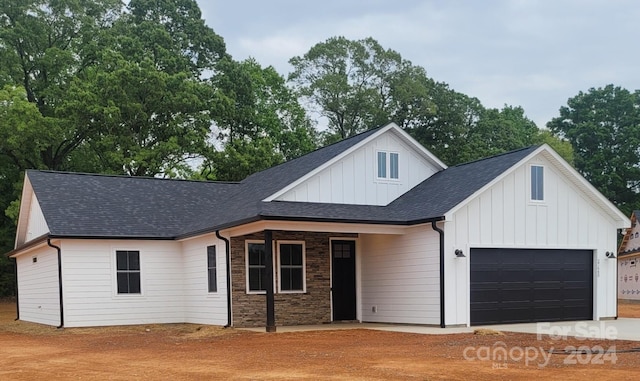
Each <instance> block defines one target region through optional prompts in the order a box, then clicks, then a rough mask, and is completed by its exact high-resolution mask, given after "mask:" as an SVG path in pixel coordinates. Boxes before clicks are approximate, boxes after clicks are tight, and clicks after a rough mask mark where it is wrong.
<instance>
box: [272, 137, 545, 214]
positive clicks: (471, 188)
mask: <svg viewBox="0 0 640 381" xmlns="http://www.w3.org/2000/svg"><path fill="white" fill-rule="evenodd" d="M537 148H538V147H537V146H532V147H528V148H524V149H520V150H517V151H512V152H509V153H506V154H502V155H498V156H493V157H490V158H487V159H483V160H478V161H474V162H471V163H467V164H461V165H457V166H455V167H449V168H447V169H445V170H443V171H440V172H438V173H436V174H435V175H433V176H431V177H430V178H428V179H427V180H425V181H423V182H422V183H420V184H419V185H417V186H415V187H414V188H413V189H411V190H410V191H409V192H407V193H405V194H404V195H402V196H400V197H399V198H398V199H396V200H395V201H393V202H392V203H391V204H389V205H387V206H372V205H344V204H323V203H303V202H283V201H272V202H270V203H263V204H264V206H263V208H262V212H261V216H263V217H265V218H291V219H311V220H319V219H325V220H336V221H339V220H344V221H351V222H368V223H395V224H414V223H418V222H423V221H428V220H436V219H438V218H440V217H443V216H444V214H445V213H446V212H448V211H449V210H451V209H452V208H453V207H455V206H456V205H458V204H459V203H461V202H462V201H464V200H466V199H467V198H468V197H469V196H471V195H472V194H474V193H475V192H476V191H478V190H480V189H481V188H482V187H484V186H485V185H487V184H488V183H490V182H491V181H492V180H494V179H495V178H496V177H498V176H499V175H500V174H502V173H503V172H504V171H506V170H507V169H509V168H511V167H512V166H513V165H515V164H516V163H518V162H519V161H520V160H522V159H524V158H525V157H527V156H528V155H529V154H531V153H532V152H533V151H535V150H536V149H537Z"/></svg>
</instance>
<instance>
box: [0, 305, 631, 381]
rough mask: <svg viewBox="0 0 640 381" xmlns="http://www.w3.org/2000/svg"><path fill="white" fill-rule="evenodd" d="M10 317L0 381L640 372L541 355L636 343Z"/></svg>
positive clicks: (611, 363) (623, 364)
mask: <svg viewBox="0 0 640 381" xmlns="http://www.w3.org/2000/svg"><path fill="white" fill-rule="evenodd" d="M627 311H628V312H627ZM620 315H621V316H628V317H640V305H630V306H628V307H627V306H623V305H621V313H620ZM14 316H15V307H14V305H12V304H6V303H5V304H0V354H1V356H0V379H2V380H59V379H60V380H62V379H64V380H76V379H78V380H79V379H85V380H86V379H90V380H125V379H126V380H129V379H153V380H160V379H170V380H184V379H246V380H257V379H260V380H262V379H277V380H282V379H336V380H342V379H350V380H375V379H379V380H383V379H384V380H387V379H407V380H469V379H475V380H530V379H533V378H538V379H550V380H551V379H562V380H580V381H584V380H586V379H596V380H597V379H600V380H613V379H615V380H637V379H638V372H639V371H640V352H632V353H617V354H615V355H613V354H611V353H605V354H602V353H600V354H591V353H581V354H573V355H567V354H549V353H548V352H547V351H548V350H550V349H552V348H554V349H556V350H559V349H564V348H565V347H567V346H574V347H576V348H577V347H581V346H582V347H585V348H586V347H589V348H594V347H597V346H600V347H602V348H605V349H608V348H610V347H613V346H615V347H616V349H617V350H618V351H620V350H625V349H631V348H634V347H640V343H638V342H625V341H602V340H598V341H585V340H582V341H579V340H576V339H572V340H568V341H564V340H552V339H551V338H548V337H547V338H543V339H542V340H537V338H536V336H535V335H527V334H515V333H506V334H504V335H474V334H456V335H433V336H429V335H417V334H406V333H396V332H381V331H370V330H363V329H356V330H348V331H317V332H297V333H278V334H266V333H254V332H245V331H238V330H233V329H231V330H224V329H220V328H215V327H209V326H200V325H192V324H176V325H162V326H160V325H147V326H132V327H120V328H118V327H111V328H84V329H80V328H76V329H65V330H56V329H55V328H51V327H45V326H40V325H37V324H30V323H24V322H14V321H13V318H14ZM496 348H504V351H503V352H501V353H506V354H507V356H506V358H505V359H504V360H495V361H494V360H492V359H491V358H490V357H491V356H492V355H496V354H499V351H498V349H496ZM543 352H544V353H543ZM534 355H535V358H534ZM487 356H489V358H488V359H485V358H487Z"/></svg>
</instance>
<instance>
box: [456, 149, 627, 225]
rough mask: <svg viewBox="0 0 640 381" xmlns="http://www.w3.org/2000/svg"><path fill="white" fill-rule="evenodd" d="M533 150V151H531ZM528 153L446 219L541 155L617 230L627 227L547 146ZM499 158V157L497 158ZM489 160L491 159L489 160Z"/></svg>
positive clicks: (610, 205)
mask: <svg viewBox="0 0 640 381" xmlns="http://www.w3.org/2000/svg"><path fill="white" fill-rule="evenodd" d="M533 148H535V149H533ZM526 152H527V153H528V154H527V155H526V156H524V157H522V158H521V159H520V160H519V161H518V162H517V163H513V165H512V166H511V167H509V168H506V169H505V170H504V171H503V172H502V173H500V174H499V175H498V176H496V177H495V178H494V179H493V180H492V181H490V182H488V183H486V184H485V185H484V186H482V187H481V188H478V189H477V190H476V191H475V192H474V193H473V194H471V195H469V197H468V198H467V199H466V200H463V201H461V202H460V203H459V204H457V205H456V206H455V207H453V208H452V209H451V210H449V211H448V212H447V213H446V218H447V219H450V218H451V217H452V215H453V214H454V213H455V212H456V211H457V210H458V209H460V208H461V207H463V206H465V205H466V204H467V203H468V202H469V201H471V200H472V199H474V198H476V197H477V196H478V195H480V194H481V193H483V192H484V191H486V190H487V189H489V188H491V187H492V186H493V185H494V184H496V183H497V182H499V181H501V180H502V179H504V178H505V177H506V176H508V175H509V174H511V173H512V172H513V171H515V170H516V169H517V168H519V167H520V166H521V165H524V163H526V162H527V161H529V160H531V159H532V158H533V157H535V156H537V155H542V156H543V157H544V158H545V159H546V160H547V161H548V162H549V163H550V164H551V165H553V166H554V168H555V169H556V170H558V171H559V173H561V174H562V176H563V177H564V178H565V179H567V180H568V181H569V182H570V183H571V184H572V185H574V186H575V187H576V188H577V189H578V190H579V191H581V192H582V193H583V194H584V195H585V196H586V197H587V198H588V199H589V200H591V202H593V203H594V204H595V205H597V206H598V207H599V208H600V209H601V210H603V211H604V212H605V213H606V214H607V215H608V216H609V217H610V218H611V219H612V220H613V221H616V222H617V226H618V228H624V227H626V226H628V224H629V219H628V218H627V217H626V216H625V215H624V214H622V212H620V210H619V209H618V208H617V207H616V206H615V205H613V203H612V202H611V201H609V200H608V199H607V198H606V197H604V196H603V195H602V193H600V192H599V191H598V190H597V189H596V188H595V187H594V186H593V185H591V184H590V183H589V182H588V181H587V180H586V179H585V178H584V177H582V175H580V174H579V173H578V171H576V170H575V169H574V168H573V167H572V166H571V165H570V164H569V163H567V162H566V161H565V160H564V159H563V158H562V157H561V156H560V155H558V153H556V152H555V151H554V150H553V149H552V148H551V147H549V146H548V145H547V144H543V145H541V146H539V147H530V148H529V149H527V150H526ZM498 157H499V156H498ZM489 160H491V158H490V159H489Z"/></svg>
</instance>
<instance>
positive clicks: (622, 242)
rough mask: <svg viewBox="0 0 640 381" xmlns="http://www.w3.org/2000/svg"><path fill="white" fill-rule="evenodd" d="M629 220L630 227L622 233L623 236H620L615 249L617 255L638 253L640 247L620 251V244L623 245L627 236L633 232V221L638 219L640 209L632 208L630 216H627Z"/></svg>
mask: <svg viewBox="0 0 640 381" xmlns="http://www.w3.org/2000/svg"><path fill="white" fill-rule="evenodd" d="M629 220H630V221H631V227H630V228H628V229H627V231H626V232H625V233H624V237H622V240H621V241H620V245H619V246H618V251H617V253H618V257H620V256H628V255H632V254H637V253H640V249H638V250H635V251H633V250H629V251H624V252H623V251H622V246H624V245H625V244H626V243H627V242H628V241H629V239H628V237H629V236H630V235H631V234H632V233H633V223H634V222H636V221H639V220H640V210H634V211H633V212H631V218H629Z"/></svg>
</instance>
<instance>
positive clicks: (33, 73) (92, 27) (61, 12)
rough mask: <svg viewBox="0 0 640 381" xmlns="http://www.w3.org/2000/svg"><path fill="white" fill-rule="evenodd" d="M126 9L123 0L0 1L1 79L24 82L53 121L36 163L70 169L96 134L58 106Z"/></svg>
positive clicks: (45, 130) (46, 128) (44, 114)
mask: <svg viewBox="0 0 640 381" xmlns="http://www.w3.org/2000/svg"><path fill="white" fill-rule="evenodd" d="M120 9H121V3H120V1H118V0H92V1H89V0H59V1H44V0H6V1H3V2H2V3H1V4H0V81H3V82H4V83H3V84H10V85H13V86H21V87H22V88H23V89H24V90H25V91H26V97H27V100H28V101H29V102H31V103H33V104H34V105H36V107H37V109H38V111H39V112H40V114H41V116H42V117H43V118H46V121H47V123H46V126H42V127H41V130H42V132H43V133H44V134H45V135H48V136H47V137H48V138H50V139H49V141H48V144H47V145H46V146H40V147H38V148H39V152H38V156H39V157H38V158H36V157H31V158H28V160H29V161H31V162H32V163H33V164H35V163H42V165H44V167H46V168H49V169H69V168H70V165H69V154H70V153H71V152H72V151H73V150H75V149H76V148H77V147H78V146H79V145H81V144H82V143H83V141H84V139H85V138H86V136H87V135H88V134H89V133H90V127H88V126H85V125H73V124H71V123H69V122H68V121H66V120H64V119H63V118H59V117H58V116H57V115H56V113H57V105H59V104H60V103H61V101H62V100H63V99H65V97H66V96H67V94H68V90H69V87H68V86H69V83H70V81H71V79H73V78H75V77H77V76H79V75H81V74H82V72H83V71H84V70H85V69H86V68H87V67H90V66H91V65H92V64H94V62H95V59H96V50H97V49H98V47H99V44H100V42H99V40H100V36H101V35H102V33H103V31H105V30H107V29H108V28H109V27H110V25H111V23H112V22H113V20H114V19H116V18H117V17H118V15H119V14H120ZM24 159H26V158H24ZM35 166H36V167H40V165H35Z"/></svg>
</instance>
